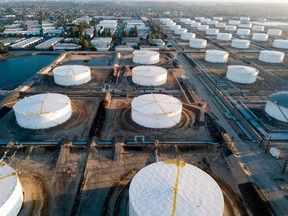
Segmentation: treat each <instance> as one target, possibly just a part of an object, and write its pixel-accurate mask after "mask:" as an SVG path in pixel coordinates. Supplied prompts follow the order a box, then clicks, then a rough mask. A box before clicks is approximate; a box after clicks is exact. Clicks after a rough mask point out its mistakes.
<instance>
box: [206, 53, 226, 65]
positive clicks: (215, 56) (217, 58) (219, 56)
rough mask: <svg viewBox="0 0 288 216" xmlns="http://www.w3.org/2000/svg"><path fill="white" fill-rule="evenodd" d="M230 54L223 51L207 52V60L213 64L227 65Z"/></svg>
mask: <svg viewBox="0 0 288 216" xmlns="http://www.w3.org/2000/svg"><path fill="white" fill-rule="evenodd" d="M228 57H229V52H226V51H222V50H206V54H205V60H206V61H208V62H213V63H226V62H227V60H228Z"/></svg>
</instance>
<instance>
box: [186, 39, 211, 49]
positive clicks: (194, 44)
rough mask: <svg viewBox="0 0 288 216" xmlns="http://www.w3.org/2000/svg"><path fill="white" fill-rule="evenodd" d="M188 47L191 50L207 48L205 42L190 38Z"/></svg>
mask: <svg viewBox="0 0 288 216" xmlns="http://www.w3.org/2000/svg"><path fill="white" fill-rule="evenodd" d="M189 46H190V47H191V48H205V47H206V46H207V40H205V39H198V38H191V39H190V41H189Z"/></svg>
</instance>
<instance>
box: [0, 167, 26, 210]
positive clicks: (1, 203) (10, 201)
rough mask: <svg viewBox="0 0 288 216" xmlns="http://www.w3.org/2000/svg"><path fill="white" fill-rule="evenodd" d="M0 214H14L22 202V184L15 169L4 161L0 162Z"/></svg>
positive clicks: (19, 208)
mask: <svg viewBox="0 0 288 216" xmlns="http://www.w3.org/2000/svg"><path fill="white" fill-rule="evenodd" d="M0 178H1V179H0V192H1V195H0V214H1V215H3V216H4V215H5V216H6V215H8V216H16V215H18V213H19V212H20V210H21V207H22V203H23V193H22V186H21V183H20V181H19V178H18V175H17V174H16V171H15V170H14V169H13V168H12V167H10V166H9V165H8V164H6V163H4V162H0Z"/></svg>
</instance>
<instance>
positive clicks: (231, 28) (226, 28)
mask: <svg viewBox="0 0 288 216" xmlns="http://www.w3.org/2000/svg"><path fill="white" fill-rule="evenodd" d="M236 30H237V26H236V25H226V26H225V31H229V32H235V31H236Z"/></svg>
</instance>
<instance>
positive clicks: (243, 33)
mask: <svg viewBox="0 0 288 216" xmlns="http://www.w3.org/2000/svg"><path fill="white" fill-rule="evenodd" d="M236 34H237V35H240V36H247V35H250V29H237V32H236Z"/></svg>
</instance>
